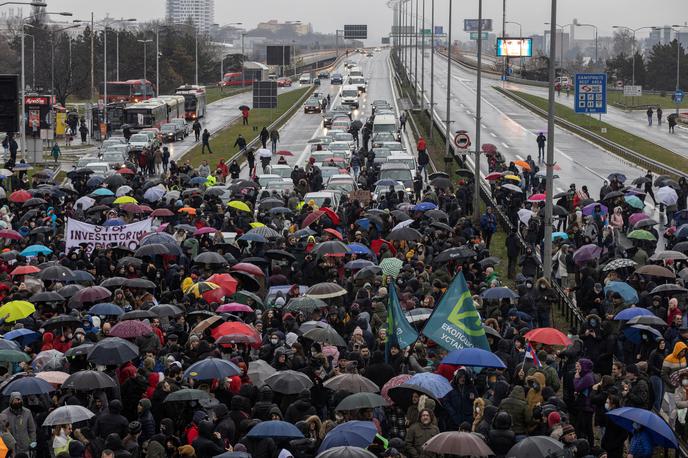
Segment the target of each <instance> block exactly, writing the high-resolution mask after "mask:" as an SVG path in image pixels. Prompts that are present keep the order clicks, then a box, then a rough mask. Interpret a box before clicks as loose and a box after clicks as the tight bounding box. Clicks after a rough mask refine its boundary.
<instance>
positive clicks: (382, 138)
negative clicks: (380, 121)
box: [372, 132, 399, 148]
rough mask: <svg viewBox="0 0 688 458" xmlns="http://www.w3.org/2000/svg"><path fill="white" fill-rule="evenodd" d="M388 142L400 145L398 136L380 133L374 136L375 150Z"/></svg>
mask: <svg viewBox="0 0 688 458" xmlns="http://www.w3.org/2000/svg"><path fill="white" fill-rule="evenodd" d="M386 142H394V143H399V140H398V139H397V137H396V135H394V134H392V133H390V132H378V133H376V134H373V138H372V143H373V148H375V147H376V146H378V145H382V144H383V143H386Z"/></svg>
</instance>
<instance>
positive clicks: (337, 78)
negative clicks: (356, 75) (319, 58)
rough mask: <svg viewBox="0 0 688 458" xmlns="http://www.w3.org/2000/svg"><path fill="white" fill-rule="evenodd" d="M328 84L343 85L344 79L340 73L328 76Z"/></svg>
mask: <svg viewBox="0 0 688 458" xmlns="http://www.w3.org/2000/svg"><path fill="white" fill-rule="evenodd" d="M330 84H344V77H343V76H342V74H341V73H333V74H332V76H330Z"/></svg>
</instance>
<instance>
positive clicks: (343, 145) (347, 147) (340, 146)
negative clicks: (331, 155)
mask: <svg viewBox="0 0 688 458" xmlns="http://www.w3.org/2000/svg"><path fill="white" fill-rule="evenodd" d="M327 149H328V150H330V151H332V152H335V151H345V152H349V153H351V152H352V151H353V150H354V143H353V141H350V142H349V141H343V142H332V143H330V144H329V145H327Z"/></svg>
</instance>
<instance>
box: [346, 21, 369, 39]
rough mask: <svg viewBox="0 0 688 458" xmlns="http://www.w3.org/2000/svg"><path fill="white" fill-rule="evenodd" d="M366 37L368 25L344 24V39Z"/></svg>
mask: <svg viewBox="0 0 688 458" xmlns="http://www.w3.org/2000/svg"><path fill="white" fill-rule="evenodd" d="M366 38H368V26H367V25H365V24H346V25H345V26H344V39H345V40H365V39H366Z"/></svg>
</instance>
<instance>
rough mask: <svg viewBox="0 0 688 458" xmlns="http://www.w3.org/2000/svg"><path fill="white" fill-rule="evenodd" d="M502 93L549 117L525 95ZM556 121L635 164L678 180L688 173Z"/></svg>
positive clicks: (587, 131)
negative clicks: (524, 96) (526, 98)
mask: <svg viewBox="0 0 688 458" xmlns="http://www.w3.org/2000/svg"><path fill="white" fill-rule="evenodd" d="M496 89H497V90H498V91H499V92H500V93H502V94H504V95H505V96H507V97H509V98H510V99H512V100H514V101H516V102H518V103H520V104H521V105H523V106H525V107H526V108H528V109H529V110H531V111H533V112H535V113H537V114H539V115H540V116H543V117H547V111H546V110H543V109H542V108H540V107H537V106H535V105H534V104H532V103H530V102H529V101H527V100H525V99H524V98H523V97H519V96H518V95H516V94H514V93H512V92H510V91H505V90H503V89H501V88H496ZM554 120H555V122H556V123H557V124H559V125H560V126H562V127H564V128H566V129H567V130H570V131H572V132H573V133H575V134H577V135H580V136H581V137H583V138H586V139H588V140H590V141H592V142H594V143H597V144H598V145H600V146H602V147H603V148H605V149H606V150H608V151H610V152H611V153H614V154H616V155H617V156H620V157H622V158H624V159H627V160H629V161H631V162H633V163H635V164H638V165H640V166H641V167H644V168H646V169H648V170H652V171H653V172H655V173H658V174H660V175H669V176H671V177H673V178H674V179H676V180H678V179H679V178H680V177H682V176H685V175H686V171H682V170H679V169H676V168H674V167H671V166H669V165H666V164H663V163H661V162H658V161H655V160H654V159H650V158H649V157H647V156H644V155H642V154H639V153H637V152H635V151H633V150H630V149H628V148H626V147H625V146H622V145H619V144H618V143H615V142H613V141H611V140H608V139H606V138H604V137H602V136H601V135H597V134H596V133H594V132H591V131H590V130H588V129H586V128H584V127H580V126H578V125H576V124H574V123H572V122H570V121H567V120H565V119H563V118H560V117H558V116H555V118H554Z"/></svg>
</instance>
